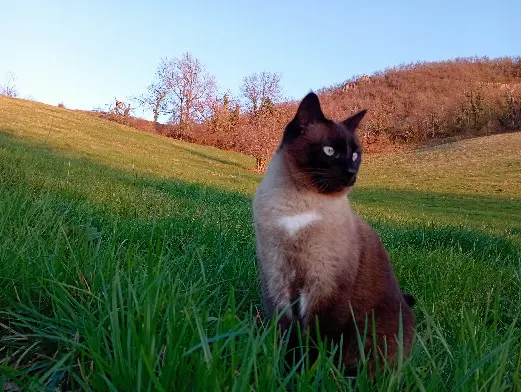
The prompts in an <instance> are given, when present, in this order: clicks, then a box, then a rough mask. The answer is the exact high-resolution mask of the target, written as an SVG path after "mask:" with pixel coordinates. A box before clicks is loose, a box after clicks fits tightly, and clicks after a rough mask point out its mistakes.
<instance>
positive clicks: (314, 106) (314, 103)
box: [295, 92, 326, 126]
mask: <svg viewBox="0 0 521 392" xmlns="http://www.w3.org/2000/svg"><path fill="white" fill-rule="evenodd" d="M325 119H326V118H325V116H324V113H322V108H321V107H320V101H319V99H318V96H317V94H315V93H313V92H311V93H309V94H308V95H306V96H305V97H304V98H303V99H302V101H301V102H300V105H299V107H298V109H297V114H296V115H295V122H296V123H297V124H298V125H300V126H306V125H309V124H313V123H317V122H323V121H325Z"/></svg>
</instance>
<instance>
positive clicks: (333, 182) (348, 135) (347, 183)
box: [281, 93, 366, 194]
mask: <svg viewBox="0 0 521 392" xmlns="http://www.w3.org/2000/svg"><path fill="white" fill-rule="evenodd" d="M365 113H366V111H365V110H362V111H361V112H358V113H357V114H355V115H353V116H351V117H349V118H347V119H346V120H344V121H340V122H336V121H332V120H330V119H328V118H326V117H325V116H324V113H323V112H322V109H321V107H320V101H319V99H318V96H317V95H316V94H314V93H309V94H308V95H306V97H304V99H303V100H302V102H301V103H300V105H299V108H298V110H297V113H296V115H295V117H294V118H293V120H291V121H290V122H289V124H288V125H287V126H286V129H285V130H284V136H283V138H282V144H281V147H282V150H283V153H284V154H286V158H287V162H288V164H289V166H290V173H291V175H292V177H293V179H294V180H295V181H297V182H298V183H299V184H300V185H301V186H305V187H309V188H310V189H313V190H314V191H316V192H319V193H325V194H334V193H339V192H345V191H349V190H350V189H351V187H352V186H353V185H354V183H355V181H356V176H357V173H358V169H359V167H360V163H361V161H362V151H361V145H360V141H359V139H358V137H357V135H356V128H357V127H358V124H359V123H360V121H361V120H362V118H363V117H364V115H365Z"/></svg>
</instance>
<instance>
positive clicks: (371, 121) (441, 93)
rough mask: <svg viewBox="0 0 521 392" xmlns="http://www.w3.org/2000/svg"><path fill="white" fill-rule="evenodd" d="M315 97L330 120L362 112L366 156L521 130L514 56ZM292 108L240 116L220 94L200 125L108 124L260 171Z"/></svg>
mask: <svg viewBox="0 0 521 392" xmlns="http://www.w3.org/2000/svg"><path fill="white" fill-rule="evenodd" d="M317 93H318V94H319V96H320V99H321V102H322V105H323V109H324V112H325V113H326V115H327V116H329V117H331V118H333V119H337V120H340V119H344V118H345V117H347V116H348V115H350V114H352V113H354V112H356V111H357V110H360V109H369V112H368V116H366V119H365V120H364V121H363V124H362V126H361V128H360V130H359V132H360V136H361V138H362V142H363V144H364V149H365V150H366V151H381V150H390V149H396V148H403V147H408V146H417V145H420V144H425V143H430V142H433V141H434V142H435V141H438V140H440V139H446V138H451V137H456V138H465V137H474V136H480V135H486V134H494V133H501V132H509V131H514V130H519V129H521V58H501V59H492V60H491V59H488V58H463V59H456V60H451V61H444V62H430V63H428V62H419V63H415V64H408V65H403V66H399V67H395V68H389V69H386V70H384V71H381V72H377V73H375V74H373V75H369V76H368V75H361V76H356V77H353V78H351V79H349V80H347V81H345V82H343V83H341V84H339V85H336V86H331V87H327V88H323V89H321V90H319V91H317ZM297 105H298V102H296V101H295V102H282V103H279V104H275V103H273V102H271V101H270V100H266V101H265V104H264V105H261V106H260V107H256V108H255V110H248V111H246V112H244V113H241V107H240V106H239V104H238V103H233V102H230V99H229V98H228V96H227V95H225V96H224V98H223V99H222V100H214V101H213V103H212V107H211V113H212V114H211V116H210V117H209V118H208V119H205V120H204V121H201V122H199V123H195V122H190V123H188V122H187V123H183V124H174V125H172V124H171V125H163V124H158V123H156V124H155V125H154V123H152V122H149V121H145V120H139V119H134V118H126V119H125V118H122V117H121V116H111V117H113V118H111V119H113V120H116V121H120V122H125V123H127V124H128V125H131V126H135V127H137V128H139V129H143V130H146V131H152V132H157V133H161V134H164V135H166V136H170V137H175V138H178V139H183V140H187V141H191V142H195V143H199V144H205V145H212V146H216V147H219V148H223V149H229V150H235V151H239V152H243V153H246V154H250V155H253V156H255V157H256V158H257V169H260V170H262V168H263V167H264V165H265V163H266V161H267V159H268V158H269V157H270V156H271V154H272V153H273V151H274V150H275V148H276V146H277V144H278V142H279V140H280V137H281V134H282V131H283V128H284V126H285V124H286V123H287V122H288V121H289V120H290V119H291V117H292V116H293V115H294V112H295V110H296V106H297ZM102 115H103V116H105V117H106V116H107V114H102Z"/></svg>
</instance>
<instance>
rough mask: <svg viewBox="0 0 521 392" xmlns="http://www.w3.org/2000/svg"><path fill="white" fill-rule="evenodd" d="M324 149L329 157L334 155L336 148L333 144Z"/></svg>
mask: <svg viewBox="0 0 521 392" xmlns="http://www.w3.org/2000/svg"><path fill="white" fill-rule="evenodd" d="M322 149H323V150H324V153H325V154H326V155H327V156H328V157H330V156H333V155H334V154H335V149H334V148H333V147H331V146H324V147H323V148H322Z"/></svg>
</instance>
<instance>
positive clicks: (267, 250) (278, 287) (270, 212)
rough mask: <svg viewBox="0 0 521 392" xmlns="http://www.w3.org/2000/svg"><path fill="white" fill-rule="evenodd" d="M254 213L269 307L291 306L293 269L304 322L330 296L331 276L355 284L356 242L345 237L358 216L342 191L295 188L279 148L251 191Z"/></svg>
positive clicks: (353, 232) (333, 289) (352, 233)
mask: <svg viewBox="0 0 521 392" xmlns="http://www.w3.org/2000/svg"><path fill="white" fill-rule="evenodd" d="M253 217H254V225H255V231H256V239H257V259H258V262H259V264H260V270H261V274H262V279H263V285H264V287H263V290H264V293H265V295H267V296H268V297H269V299H270V300H271V302H272V304H273V307H274V309H270V310H271V311H274V310H279V311H281V310H283V309H284V308H286V307H288V306H289V305H290V301H291V298H290V296H291V294H290V292H289V287H290V286H291V283H292V280H293V279H295V278H296V276H297V274H296V270H297V269H298V270H299V271H305V272H304V277H303V282H301V283H302V285H301V286H300V287H301V294H300V306H299V309H300V313H301V315H300V316H301V320H302V321H304V322H308V321H309V320H307V317H306V316H307V315H308V314H309V313H310V312H311V311H312V310H317V309H316V307H317V306H319V304H320V303H323V302H324V301H323V300H327V298H328V297H330V296H333V295H334V293H335V292H336V287H335V284H336V283H335V282H337V281H338V280H337V279H335V278H336V277H338V276H339V275H342V276H346V277H348V280H350V281H351V282H354V280H355V277H356V275H357V270H358V255H359V248H358V247H359V245H358V244H359V242H358V241H356V240H353V241H350V240H349V239H350V238H352V237H354V236H356V230H357V225H358V219H359V218H358V216H357V215H356V214H354V213H353V212H352V211H351V208H350V206H349V201H348V199H347V191H346V192H345V193H342V194H339V195H335V196H327V195H323V194H319V193H317V192H312V191H309V190H305V189H303V188H301V189H298V184H296V183H295V182H294V181H293V179H292V178H291V176H290V175H289V170H288V163H287V162H286V156H285V152H284V149H283V148H281V149H279V150H278V151H277V153H276V154H275V155H274V157H273V159H272V160H271V162H270V164H269V167H268V169H267V172H266V174H265V176H264V179H263V181H262V183H261V184H260V186H259V188H258V189H257V192H256V193H255V197H254V202H253ZM288 217H297V218H294V220H293V221H291V219H290V218H288ZM346 260H348V261H347V262H346ZM346 294H348V293H346ZM290 317H291V315H290Z"/></svg>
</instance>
